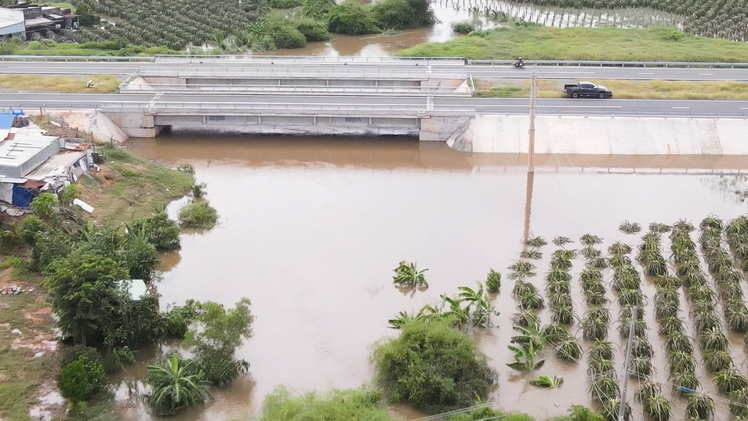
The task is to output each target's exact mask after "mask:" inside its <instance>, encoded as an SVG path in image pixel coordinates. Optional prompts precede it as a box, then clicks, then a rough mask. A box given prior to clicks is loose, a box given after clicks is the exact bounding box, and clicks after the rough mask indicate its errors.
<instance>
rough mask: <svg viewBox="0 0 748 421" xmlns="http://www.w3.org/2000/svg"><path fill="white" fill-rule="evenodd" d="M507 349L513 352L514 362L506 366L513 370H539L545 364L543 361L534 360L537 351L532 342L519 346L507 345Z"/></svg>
mask: <svg viewBox="0 0 748 421" xmlns="http://www.w3.org/2000/svg"><path fill="white" fill-rule="evenodd" d="M507 348H509V350H510V351H512V352H514V361H513V362H511V363H508V364H507V366H509V367H511V368H513V369H515V370H518V371H533V370H537V369H539V368H540V367H542V366H543V364H545V360H544V359H542V358H540V359H536V358H537V355H538V351H539V350H538V349H536V348H535V346H534V344H533V342H528V343H522V344H519V346H512V345H509V346H507Z"/></svg>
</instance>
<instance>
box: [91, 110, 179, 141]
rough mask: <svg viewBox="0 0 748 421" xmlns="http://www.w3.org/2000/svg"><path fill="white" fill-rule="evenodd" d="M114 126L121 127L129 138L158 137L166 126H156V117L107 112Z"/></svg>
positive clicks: (133, 113) (134, 113) (132, 113)
mask: <svg viewBox="0 0 748 421" xmlns="http://www.w3.org/2000/svg"><path fill="white" fill-rule="evenodd" d="M104 114H106V116H107V117H109V118H110V119H111V120H112V122H114V124H116V125H117V126H119V128H120V129H122V131H123V132H125V133H126V134H127V135H128V136H129V137H156V136H158V135H159V133H161V131H162V130H163V129H164V127H165V125H161V124H159V125H157V124H155V117H154V116H152V115H146V114H143V113H136V112H130V113H127V112H120V113H117V112H106V113H104Z"/></svg>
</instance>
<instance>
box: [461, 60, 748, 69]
mask: <svg viewBox="0 0 748 421" xmlns="http://www.w3.org/2000/svg"><path fill="white" fill-rule="evenodd" d="M514 62H515V60H467V64H469V65H488V66H497V65H501V66H507V65H512V64H514ZM533 64H537V65H538V66H559V67H560V66H571V67H663V68H686V69H690V68H710V69H712V68H722V69H748V63H721V62H688V61H661V62H658V61H586V60H525V66H526V67H527V66H532V65H533Z"/></svg>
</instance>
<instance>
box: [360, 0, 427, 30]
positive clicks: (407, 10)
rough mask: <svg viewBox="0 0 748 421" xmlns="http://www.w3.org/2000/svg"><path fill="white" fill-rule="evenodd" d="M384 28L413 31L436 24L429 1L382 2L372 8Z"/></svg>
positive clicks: (401, 0)
mask: <svg viewBox="0 0 748 421" xmlns="http://www.w3.org/2000/svg"><path fill="white" fill-rule="evenodd" d="M372 13H374V16H375V18H376V19H377V21H378V22H379V24H380V26H381V27H382V28H387V29H413V28H420V27H422V26H428V25H431V24H433V23H434V11H433V10H431V3H430V1H429V0H382V1H380V2H377V3H376V4H375V5H374V7H372Z"/></svg>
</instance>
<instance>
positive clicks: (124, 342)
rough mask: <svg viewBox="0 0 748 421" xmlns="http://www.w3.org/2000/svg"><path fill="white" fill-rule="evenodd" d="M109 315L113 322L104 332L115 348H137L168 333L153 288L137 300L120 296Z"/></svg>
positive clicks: (107, 341) (107, 342) (109, 343)
mask: <svg viewBox="0 0 748 421" xmlns="http://www.w3.org/2000/svg"><path fill="white" fill-rule="evenodd" d="M109 318H110V320H111V322H110V325H109V327H108V329H107V331H106V332H105V339H104V342H105V343H106V345H107V346H108V347H109V348H112V349H114V348H119V347H127V348H132V349H137V348H139V347H141V346H143V345H147V344H150V343H154V342H156V341H157V340H158V339H160V338H162V337H163V336H165V335H164V333H165V332H164V330H163V326H164V325H163V321H162V318H163V315H162V314H161V313H159V307H158V294H156V293H155V292H152V291H149V292H147V293H146V295H145V296H143V297H141V298H140V299H137V300H132V299H130V297H129V296H123V297H121V299H120V300H119V301H118V302H117V303H116V305H114V306H112V308H111V309H110V314H109Z"/></svg>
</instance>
